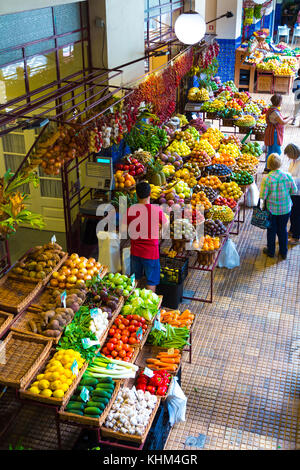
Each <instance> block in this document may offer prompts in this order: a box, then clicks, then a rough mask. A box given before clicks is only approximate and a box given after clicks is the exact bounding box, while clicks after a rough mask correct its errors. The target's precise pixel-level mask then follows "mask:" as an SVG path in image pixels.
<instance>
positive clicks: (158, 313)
mask: <svg viewBox="0 0 300 470" xmlns="http://www.w3.org/2000/svg"><path fill="white" fill-rule="evenodd" d="M156 317H157V320H158V321H160V310H158V312H157V315H156Z"/></svg>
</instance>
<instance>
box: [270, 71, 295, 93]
mask: <svg viewBox="0 0 300 470" xmlns="http://www.w3.org/2000/svg"><path fill="white" fill-rule="evenodd" d="M292 83H293V77H291V76H290V75H274V93H286V94H289V92H290V91H291V87H292Z"/></svg>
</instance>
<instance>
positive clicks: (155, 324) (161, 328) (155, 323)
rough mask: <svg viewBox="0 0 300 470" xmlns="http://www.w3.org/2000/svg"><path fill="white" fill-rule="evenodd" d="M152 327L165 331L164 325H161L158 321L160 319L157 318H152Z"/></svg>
mask: <svg viewBox="0 0 300 470" xmlns="http://www.w3.org/2000/svg"><path fill="white" fill-rule="evenodd" d="M153 326H154V329H155V330H158V331H167V330H166V328H165V327H164V326H162V324H161V323H160V321H158V320H154V325H153Z"/></svg>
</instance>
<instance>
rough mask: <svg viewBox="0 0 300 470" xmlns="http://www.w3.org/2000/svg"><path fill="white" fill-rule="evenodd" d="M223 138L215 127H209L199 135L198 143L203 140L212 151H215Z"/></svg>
mask: <svg viewBox="0 0 300 470" xmlns="http://www.w3.org/2000/svg"><path fill="white" fill-rule="evenodd" d="M223 138H224V134H223V133H222V132H221V131H219V129H216V128H215V127H209V128H208V129H207V131H206V132H205V133H204V134H202V135H201V137H200V141H201V140H203V139H205V140H207V141H208V142H209V143H210V145H211V146H212V147H213V149H214V150H217V149H218V148H219V146H220V142H221V141H222V139H223Z"/></svg>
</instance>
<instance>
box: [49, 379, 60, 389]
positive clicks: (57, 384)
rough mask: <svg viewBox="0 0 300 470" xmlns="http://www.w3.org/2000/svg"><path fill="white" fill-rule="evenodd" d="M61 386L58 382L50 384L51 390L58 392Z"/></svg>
mask: <svg viewBox="0 0 300 470" xmlns="http://www.w3.org/2000/svg"><path fill="white" fill-rule="evenodd" d="M61 386H62V382H61V381H60V380H55V381H54V382H51V390H58V389H59V388H60V387H61Z"/></svg>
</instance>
